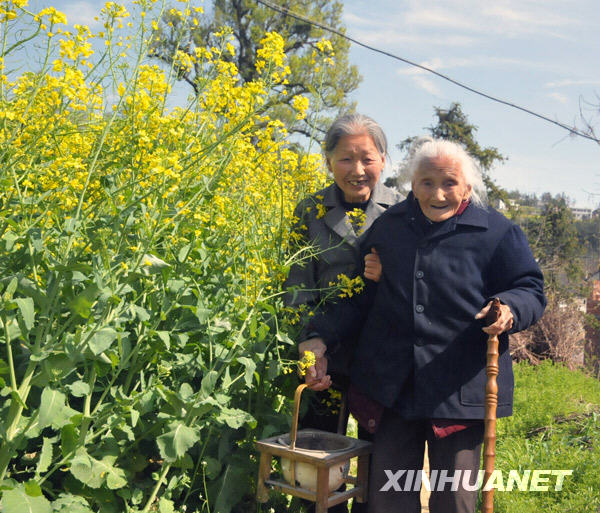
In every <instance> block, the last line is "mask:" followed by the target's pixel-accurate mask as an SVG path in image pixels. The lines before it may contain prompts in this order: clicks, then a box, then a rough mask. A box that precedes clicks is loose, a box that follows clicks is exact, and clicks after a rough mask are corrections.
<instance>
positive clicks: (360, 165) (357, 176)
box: [327, 133, 385, 203]
mask: <svg viewBox="0 0 600 513" xmlns="http://www.w3.org/2000/svg"><path fill="white" fill-rule="evenodd" d="M384 164H385V157H384V156H383V155H381V153H379V150H377V146H375V143H374V142H373V139H372V138H371V136H370V135H368V134H366V133H365V134H357V135H344V136H342V137H340V140H339V141H338V143H337V145H336V147H335V149H334V150H333V152H332V153H331V154H330V155H329V157H327V167H328V168H329V170H330V171H331V172H332V173H333V179H334V180H335V183H336V184H337V185H338V187H339V188H340V189H341V190H342V192H343V193H344V199H345V200H346V201H347V202H349V203H359V202H363V201H367V200H368V199H369V198H370V197H371V191H372V190H373V187H375V184H376V183H377V181H378V180H379V176H380V175H381V171H382V170H383V166H384Z"/></svg>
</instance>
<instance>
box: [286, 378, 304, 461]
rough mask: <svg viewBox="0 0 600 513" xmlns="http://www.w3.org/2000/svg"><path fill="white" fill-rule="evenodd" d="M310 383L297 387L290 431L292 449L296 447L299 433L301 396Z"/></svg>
mask: <svg viewBox="0 0 600 513" xmlns="http://www.w3.org/2000/svg"><path fill="white" fill-rule="evenodd" d="M307 386H308V385H307V384H306V383H301V384H300V385H298V388H296V393H295V394H294V413H293V416H292V429H291V431H290V448H291V449H292V451H293V450H294V449H295V448H296V436H297V435H298V414H299V413H300V396H301V395H302V392H303V391H304V389H305V388H306V387H307Z"/></svg>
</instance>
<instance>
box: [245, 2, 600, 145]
mask: <svg viewBox="0 0 600 513" xmlns="http://www.w3.org/2000/svg"><path fill="white" fill-rule="evenodd" d="M256 1H257V2H258V3H259V4H262V5H264V6H265V7H268V8H269V9H273V10H274V11H277V12H279V13H281V14H285V15H286V16H289V17H290V18H294V19H297V20H299V21H303V22H304V23H308V24H309V25H313V26H315V27H319V28H321V29H323V30H326V31H327V32H331V33H333V34H336V35H338V36H340V37H342V38H344V39H346V40H347V41H350V42H352V43H354V44H356V45H358V46H362V47H363V48H366V49H367V50H371V51H373V52H376V53H380V54H382V55H385V56H386V57H391V58H392V59H396V60H398V61H401V62H404V63H406V64H409V65H411V66H414V67H416V68H419V69H422V70H423V71H427V72H428V73H431V74H433V75H436V76H438V77H440V78H442V79H444V80H447V81H448V82H451V83H452V84H454V85H456V86H458V87H461V88H463V89H466V90H467V91H470V92H472V93H475V94H477V95H479V96H483V97H484V98H487V99H488V100H492V101H494V102H497V103H500V104H502V105H506V106H508V107H512V108H513V109H517V110H520V111H522V112H525V113H526V114H529V115H531V116H535V117H536V118H539V119H542V120H544V121H547V122H549V123H552V124H553V125H556V126H559V127H560V128H563V129H564V130H567V131H569V132H570V133H572V134H574V135H578V136H579V137H583V138H585V139H589V140H591V141H594V142H597V143H598V144H600V139H598V138H596V137H594V136H592V135H590V134H586V133H585V132H581V131H579V130H577V129H575V128H573V127H570V126H568V125H565V124H563V123H561V122H559V121H555V120H553V119H551V118H549V117H547V116H544V115H542V114H539V113H537V112H534V111H532V110H530V109H527V108H525V107H521V106H520V105H517V104H515V103H511V102H509V101H506V100H502V99H501V98H497V97H495V96H492V95H489V94H487V93H484V92H482V91H479V90H477V89H474V88H473V87H470V86H468V85H466V84H463V83H461V82H459V81H457V80H454V79H453V78H451V77H449V76H447V75H444V74H443V73H440V72H438V71H435V70H434V69H431V68H428V67H427V66H423V65H422V64H418V63H416V62H413V61H411V60H409V59H405V58H404V57H400V56H399V55H395V54H393V53H390V52H387V51H385V50H381V49H379V48H376V47H374V46H371V45H368V44H366V43H363V42H362V41H359V40H358V39H354V38H352V37H350V36H347V35H346V34H344V33H343V32H341V31H339V30H337V29H335V28H333V27H330V26H329V25H325V24H323V23H320V22H318V21H315V20H312V19H310V18H307V17H306V16H303V15H301V14H298V13H296V12H293V11H290V10H289V9H288V8H287V7H282V6H279V5H276V4H273V3H271V2H269V1H268V0H256Z"/></svg>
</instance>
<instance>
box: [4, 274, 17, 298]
mask: <svg viewBox="0 0 600 513" xmlns="http://www.w3.org/2000/svg"><path fill="white" fill-rule="evenodd" d="M18 284H19V280H18V279H17V278H16V277H15V278H13V279H12V280H10V283H9V284H8V286H7V287H6V290H5V291H4V295H3V299H4V301H11V300H12V297H13V295H14V293H15V291H16V290H17V285H18Z"/></svg>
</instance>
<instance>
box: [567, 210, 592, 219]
mask: <svg viewBox="0 0 600 513" xmlns="http://www.w3.org/2000/svg"><path fill="white" fill-rule="evenodd" d="M571 213H572V214H573V217H574V218H575V219H577V221H583V220H584V219H591V218H592V209H591V208H578V207H571Z"/></svg>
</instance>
